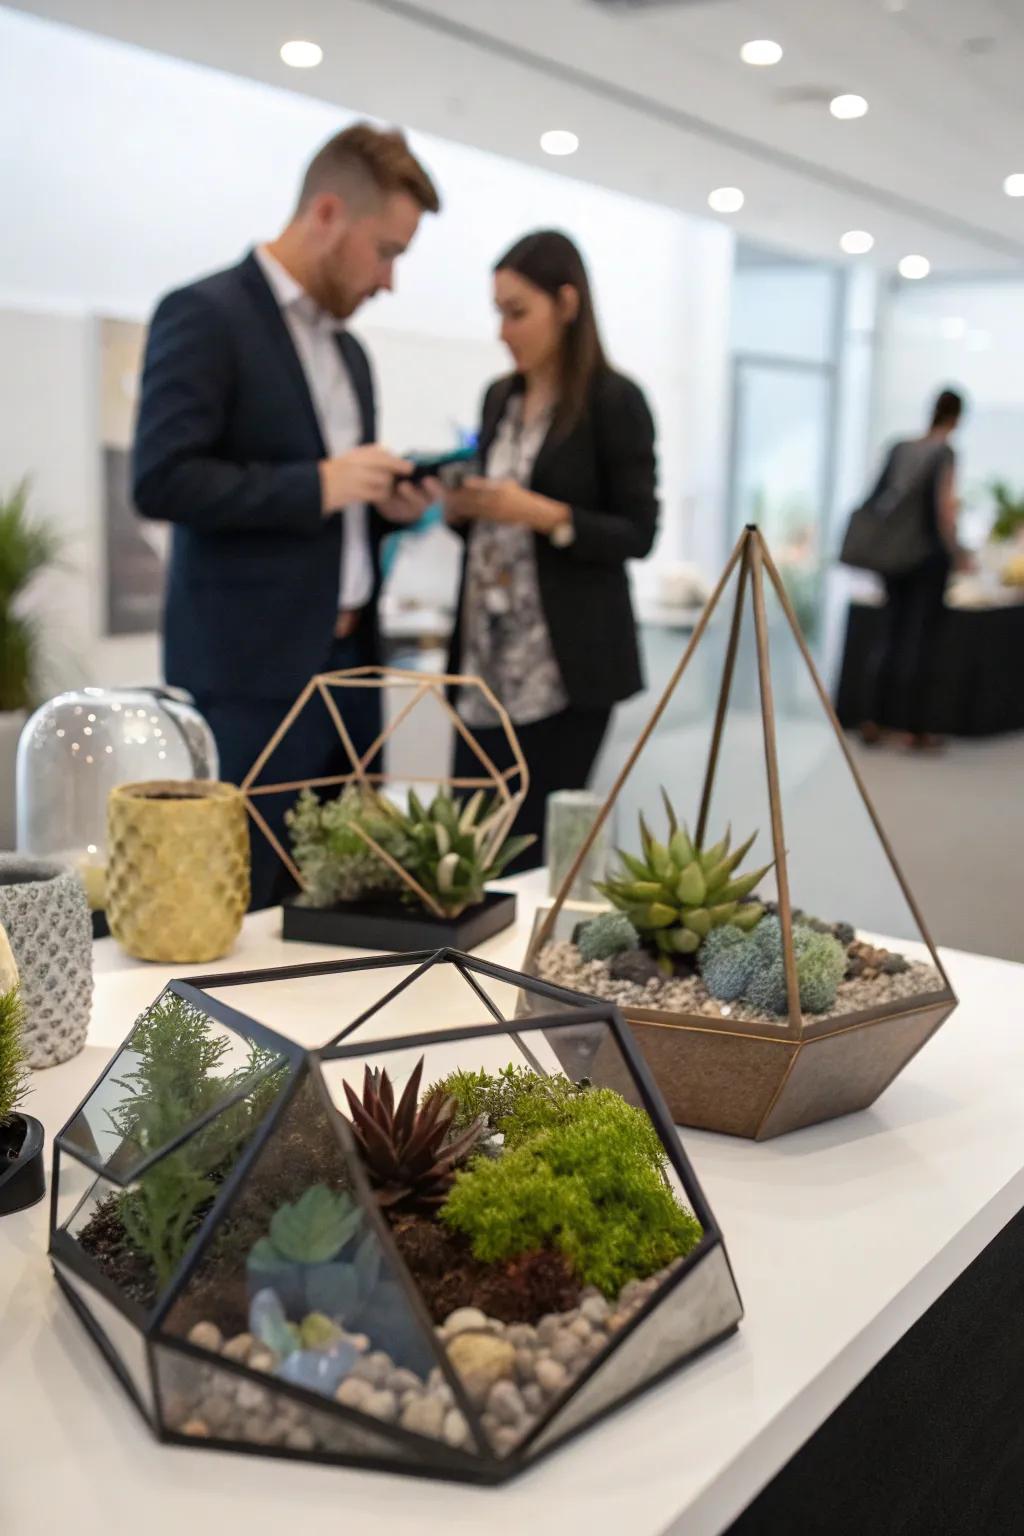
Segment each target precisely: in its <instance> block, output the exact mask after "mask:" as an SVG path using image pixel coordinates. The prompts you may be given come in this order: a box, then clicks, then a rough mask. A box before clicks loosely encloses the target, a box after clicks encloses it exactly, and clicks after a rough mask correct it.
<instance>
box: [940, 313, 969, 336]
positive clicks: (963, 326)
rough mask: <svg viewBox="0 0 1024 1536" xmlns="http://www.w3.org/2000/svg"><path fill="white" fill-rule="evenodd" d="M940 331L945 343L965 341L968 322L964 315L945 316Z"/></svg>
mask: <svg viewBox="0 0 1024 1536" xmlns="http://www.w3.org/2000/svg"><path fill="white" fill-rule="evenodd" d="M939 330H940V331H941V333H942V338H943V340H944V341H963V339H964V337H965V336H966V335H967V321H966V320H965V319H964V317H963V315H944V316H943V318H942V320H941V321H940V322H939Z"/></svg>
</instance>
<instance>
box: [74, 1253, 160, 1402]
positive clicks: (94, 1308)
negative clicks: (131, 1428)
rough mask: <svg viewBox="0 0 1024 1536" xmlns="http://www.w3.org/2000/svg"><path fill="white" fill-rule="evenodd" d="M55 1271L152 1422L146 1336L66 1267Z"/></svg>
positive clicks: (151, 1387)
mask: <svg viewBox="0 0 1024 1536" xmlns="http://www.w3.org/2000/svg"><path fill="white" fill-rule="evenodd" d="M57 1267H58V1269H59V1271H60V1277H61V1279H62V1280H63V1282H64V1284H65V1285H66V1286H68V1287H69V1289H70V1290H72V1291H73V1292H74V1294H75V1296H76V1297H77V1299H78V1301H79V1302H80V1303H81V1305H82V1306H83V1307H84V1308H85V1310H86V1312H88V1314H89V1317H90V1319H91V1320H92V1325H93V1327H94V1328H96V1329H97V1330H98V1331H99V1332H100V1333H101V1334H102V1335H103V1338H104V1339H105V1340H106V1343H107V1347H108V1348H109V1349H110V1351H111V1353H112V1354H113V1355H114V1356H115V1357H116V1359H117V1360H118V1362H119V1364H120V1366H121V1369H122V1370H123V1371H124V1373H125V1375H126V1376H127V1377H128V1380H129V1381H130V1382H131V1384H132V1388H133V1390H134V1392H135V1396H136V1397H137V1399H138V1402H139V1407H140V1408H141V1409H142V1411H143V1413H144V1414H145V1415H146V1417H147V1419H150V1420H152V1418H153V1382H152V1378H151V1376H150V1372H149V1361H148V1360H147V1358H146V1340H145V1336H144V1335H143V1334H142V1332H141V1331H140V1330H139V1329H138V1328H136V1327H135V1325H134V1324H133V1323H130V1322H129V1321H128V1319H127V1318H126V1317H125V1315H124V1313H123V1312H119V1311H118V1309H117V1308H116V1307H115V1306H113V1305H112V1304H111V1302H109V1301H108V1300H107V1299H106V1297H105V1296H101V1295H100V1293H99V1291H97V1290H95V1289H94V1287H93V1286H91V1285H86V1283H85V1281H84V1280H80V1279H79V1277H78V1276H77V1275H75V1274H72V1272H71V1271H70V1270H69V1269H68V1267H67V1265H66V1264H60V1263H58V1265H57Z"/></svg>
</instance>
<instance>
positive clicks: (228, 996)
mask: <svg viewBox="0 0 1024 1536" xmlns="http://www.w3.org/2000/svg"><path fill="white" fill-rule="evenodd" d="M524 987H525V988H527V989H528V990H529V991H530V992H531V994H532V995H533V997H534V1001H535V1004H536V1008H537V1011H536V1012H535V1013H534V1015H533V1016H532V1017H530V1018H529V1019H528V1020H520V1021H518V1022H517V1021H515V1019H514V1012H515V1007H516V1004H517V1001H518V999H519V997H520V995H521V993H522V990H523V988H524ZM541 1009H543V1010H544V1011H543V1012H542V1011H540V1010H541ZM325 1018H326V1019H330V1020H332V1022H333V1024H334V1025H337V1024H338V1023H339V1022H340V1023H341V1027H340V1028H337V1027H335V1028H333V1030H332V1031H331V1032H329V1033H328V1038H327V1041H326V1043H323V1036H324V1034H325V1033H326V1032H325V1031H324V1030H323V1028H322V1023H323V1020H324V1019H325ZM425 1019H428V1020H429V1021H430V1024H431V1026H432V1027H430V1028H428V1029H426V1030H425V1029H424V1028H423V1022H424V1020H425ZM316 1031H319V1040H320V1043H319V1044H318V1045H317V1044H314V1043H313V1042H312V1040H311V1039H310V1038H309V1037H310V1036H312V1035H314V1033H315V1032H316ZM50 1252H51V1257H52V1260H53V1264H54V1269H55V1272H56V1275H57V1279H58V1281H59V1282H60V1285H61V1287H62V1289H63V1290H64V1292H65V1293H66V1295H67V1296H68V1298H69V1300H70V1301H71V1303H72V1305H73V1306H74V1308H75V1310H76V1312H77V1313H78V1315H79V1316H80V1318H81V1319H82V1321H83V1322H84V1323H85V1325H86V1326H87V1328H88V1329H89V1332H90V1333H91V1334H92V1336H93V1337H94V1339H95V1340H96V1341H97V1343H98V1344H99V1345H100V1347H101V1349H102V1350H103V1352H104V1354H105V1355H106V1356H107V1359H108V1361H109V1362H110V1364H111V1365H112V1366H113V1368H114V1369H115V1371H116V1372H117V1374H118V1376H119V1378H120V1380H121V1381H122V1383H123V1384H124V1386H125V1387H126V1388H127V1389H128V1390H129V1392H130V1393H131V1395H132V1397H133V1399H134V1400H135V1402H136V1404H137V1405H138V1407H139V1408H140V1410H141V1411H142V1413H143V1414H144V1416H145V1418H146V1419H147V1421H148V1423H149V1424H150V1425H151V1427H152V1428H153V1429H154V1430H155V1432H156V1433H157V1434H158V1435H159V1436H160V1438H162V1439H165V1440H172V1441H177V1442H181V1443H188V1444H192V1445H197V1446H198V1445H205V1446H211V1447H216V1448H219V1449H235V1450H246V1451H250V1452H254V1451H261V1450H268V1451H272V1452H273V1454H275V1455H286V1456H292V1457H296V1458H299V1459H312V1460H319V1461H329V1462H340V1463H344V1464H356V1465H360V1466H367V1467H378V1468H384V1469H389V1470H392V1471H401V1472H409V1473H419V1474H424V1475H431V1476H441V1477H451V1478H455V1479H462V1480H466V1481H475V1482H501V1481H504V1480H505V1479H507V1478H509V1477H511V1476H513V1475H514V1474H515V1473H517V1472H518V1471H520V1470H522V1469H524V1468H525V1467H526V1466H528V1465H530V1464H531V1463H532V1462H533V1461H534V1460H536V1459H537V1458H538V1457H540V1456H542V1455H544V1454H546V1453H547V1452H549V1451H550V1450H552V1449H554V1448H555V1447H557V1446H558V1445H560V1444H561V1443H562V1442H564V1441H565V1440H567V1439H569V1438H570V1437H571V1436H574V1435H575V1434H577V1433H579V1432H580V1431H581V1430H582V1429H584V1428H586V1426H587V1425H589V1424H591V1423H593V1422H594V1421H595V1420H596V1419H598V1418H601V1417H603V1416H604V1415H605V1414H607V1413H609V1412H610V1411H612V1410H613V1409H615V1408H617V1407H618V1406H620V1405H621V1404H623V1403H624V1402H625V1401H626V1400H627V1399H629V1398H631V1397H632V1396H634V1395H636V1394H637V1393H639V1392H640V1391H642V1390H644V1389H645V1388H646V1387H647V1386H649V1385H651V1384H652V1383H653V1382H655V1381H657V1380H660V1379H661V1378H662V1377H664V1376H665V1375H666V1374H668V1373H669V1372H671V1371H672V1370H674V1369H676V1368H677V1367H679V1366H680V1365H682V1364H683V1363H684V1362H686V1361H687V1360H689V1359H690V1358H692V1356H693V1355H695V1354H696V1353H697V1352H698V1351H700V1350H702V1349H704V1348H706V1347H707V1346H709V1345H711V1344H712V1343H714V1342H715V1341H717V1340H719V1339H721V1338H723V1337H725V1336H726V1335H728V1334H729V1333H731V1332H732V1331H733V1330H734V1329H735V1328H736V1326H737V1324H738V1322H739V1320H740V1317H741V1314H742V1307H741V1303H740V1300H739V1295H738V1292H737V1288H736V1284H735V1280H734V1278H733V1275H732V1271H731V1268H730V1265H729V1261H728V1258H727V1256H726V1253H725V1248H724V1245H723V1241H722V1237H721V1234H720V1232H719V1230H718V1227H717V1225H716V1223H715V1219H714V1216H713V1215H712V1213H711V1211H710V1209H709V1207H708V1205H707V1202H706V1200H705V1199H704V1196H703V1194H702V1192H701V1190H700V1187H699V1184H698V1182H697V1180H696V1178H695V1176H694V1173H693V1170H692V1168H691V1167H690V1164H689V1162H688V1160H687V1158H686V1155H685V1153H684V1151H683V1149H682V1147H681V1146H680V1143H679V1140H678V1137H677V1136H676V1134H675V1131H674V1129H673V1126H672V1124H671V1121H670V1119H669V1116H668V1113H667V1111H666V1109H665V1106H664V1103H663V1101H662V1100H661V1098H660V1096H659V1094H658V1091H657V1089H656V1088H655V1087H654V1085H653V1082H652V1080H651V1078H650V1076H649V1074H648V1072H647V1070H646V1068H645V1066H644V1064H643V1061H642V1059H641V1058H640V1056H639V1054H638V1053H637V1051H636V1049H635V1047H634V1046H633V1044H632V1042H631V1040H630V1038H629V1034H628V1031H627V1029H626V1027H625V1025H624V1023H623V1021H622V1019H621V1017H620V1015H619V1014H618V1012H617V1010H616V1009H615V1008H614V1006H612V1005H609V1004H607V1003H601V1004H595V1005H592V1006H588V1005H585V1004H584V1003H583V1000H581V999H580V998H578V997H576V996H574V995H573V994H571V993H567V992H565V991H563V990H561V989H559V988H557V987H553V986H550V985H547V984H545V983H543V982H539V981H529V980H527V978H525V977H523V976H521V975H519V974H518V973H516V972H513V971H508V970H505V969H503V968H501V967H497V966H494V965H490V964H487V963H485V962H482V961H479V960H475V959H472V958H470V957H468V956H465V955H462V954H459V953H457V952H454V951H450V950H442V951H438V952H435V953H432V954H423V955H414V956H408V957H401V958H398V957H395V958H392V957H380V958H376V959H374V960H370V961H348V962H335V963H327V964H324V965H315V966H304V967H288V968H283V969H277V970H269V971H259V972H248V973H239V974H236V975H226V976H225V975H222V976H215V977H209V978H204V979H200V980H198V981H196V982H195V983H192V984H186V983H183V982H173V983H171V985H170V987H169V988H168V989H167V990H166V991H165V992H164V993H163V994H162V996H161V997H160V998H158V999H157V1001H156V1002H155V1003H154V1004H153V1006H152V1007H151V1008H150V1009H148V1010H147V1011H146V1013H145V1014H143V1016H142V1017H141V1019H140V1020H139V1021H138V1023H137V1024H136V1026H135V1028H134V1029H133V1031H132V1033H131V1034H130V1035H129V1037H128V1039H127V1040H126V1042H125V1044H124V1045H123V1046H122V1048H121V1049H120V1051H119V1052H117V1053H116V1055H115V1057H114V1059H113V1061H112V1062H111V1064H110V1066H109V1067H108V1068H107V1070H106V1072H105V1073H104V1074H103V1076H102V1077H101V1078H100V1080H99V1081H98V1083H97V1084H96V1085H95V1087H94V1088H93V1090H92V1092H91V1093H90V1094H89V1096H88V1097H87V1099H86V1100H85V1102H84V1103H83V1105H82V1106H81V1107H80V1108H79V1110H78V1111H77V1112H76V1114H75V1115H74V1116H73V1117H72V1119H71V1121H70V1122H69V1123H68V1125H67V1126H66V1127H65V1128H64V1130H63V1131H62V1132H61V1134H60V1135H59V1136H58V1138H57V1142H56V1147H55V1154H54V1179H53V1211H52V1235H51V1248H50Z"/></svg>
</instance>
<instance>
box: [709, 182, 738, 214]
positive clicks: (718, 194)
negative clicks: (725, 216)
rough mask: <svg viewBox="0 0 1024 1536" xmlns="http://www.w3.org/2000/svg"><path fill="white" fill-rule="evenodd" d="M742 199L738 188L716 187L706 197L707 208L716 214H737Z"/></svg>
mask: <svg viewBox="0 0 1024 1536" xmlns="http://www.w3.org/2000/svg"><path fill="white" fill-rule="evenodd" d="M743 203H744V197H743V193H742V192H741V191H740V189H739V187H716V188H715V190H714V191H713V192H711V193H710V194H709V195H708V207H709V208H713V209H714V211H715V212H716V213H739V211H740V209H741V208H742V207H743Z"/></svg>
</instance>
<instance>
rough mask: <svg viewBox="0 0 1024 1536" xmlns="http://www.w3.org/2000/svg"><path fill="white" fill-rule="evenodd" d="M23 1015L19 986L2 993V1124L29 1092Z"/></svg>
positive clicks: (0, 1101) (0, 1067)
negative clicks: (23, 1040) (23, 1042)
mask: <svg viewBox="0 0 1024 1536" xmlns="http://www.w3.org/2000/svg"><path fill="white" fill-rule="evenodd" d="M24 1019H25V1009H24V1005H23V1003H22V1001H21V993H20V992H19V991H18V988H17V987H12V988H11V990H10V991H9V992H4V993H0V1126H4V1125H8V1124H9V1123H10V1120H11V1117H12V1116H13V1114H14V1111H15V1110H16V1109H17V1107H18V1105H19V1104H20V1103H21V1101H22V1100H23V1099H24V1097H25V1095H26V1093H28V1064H27V1062H26V1060H25V1049H24V1046H23V1045H22V1040H21V1030H22V1025H23V1024H24Z"/></svg>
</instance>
